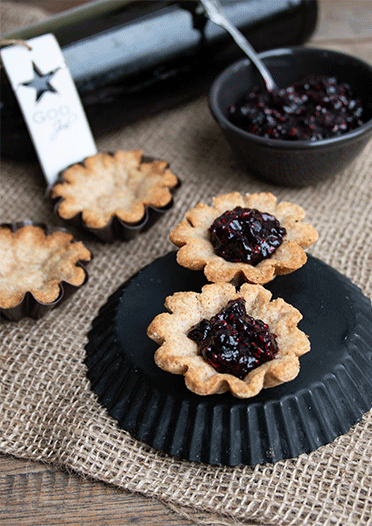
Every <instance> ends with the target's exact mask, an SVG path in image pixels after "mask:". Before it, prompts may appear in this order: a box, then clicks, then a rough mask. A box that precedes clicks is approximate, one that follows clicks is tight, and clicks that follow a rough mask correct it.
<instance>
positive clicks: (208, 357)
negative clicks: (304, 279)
mask: <svg viewBox="0 0 372 526" xmlns="http://www.w3.org/2000/svg"><path fill="white" fill-rule="evenodd" d="M165 305H166V307H167V309H168V311H169V312H165V313H161V314H159V315H158V316H156V318H155V319H154V320H153V321H152V323H151V324H150V326H149V327H148V331H147V333H148V335H149V337H150V338H151V339H153V340H154V341H155V342H157V343H158V344H159V345H160V347H159V349H158V350H157V351H156V353H155V363H156V364H157V365H158V366H159V367H160V368H161V369H163V370H165V371H168V372H171V373H173V374H182V375H184V376H185V383H186V386H187V388H188V389H190V391H192V392H194V393H196V394H199V395H210V394H220V393H224V392H226V391H231V393H232V394H233V395H234V396H236V397H238V398H250V397H252V396H255V395H257V394H258V393H259V392H260V391H261V389H263V388H268V387H275V386H276V385H280V384H282V383H284V382H288V381H290V380H293V379H294V378H295V377H296V376H297V374H298V372H299V369H300V363H299V356H301V355H303V354H305V353H306V352H308V351H309V350H310V343H309V340H308V337H307V336H306V335H305V334H304V333H303V332H302V331H300V330H299V328H298V327H297V324H298V322H299V321H300V320H301V318H302V315H301V313H300V312H299V311H298V310H297V309H295V308H294V307H293V306H292V305H289V304H288V303H286V302H285V301H284V300H283V299H281V298H278V299H275V300H271V292H269V291H268V290H266V289H265V288H264V287H262V286H261V285H252V284H249V283H245V284H243V285H242V287H241V288H240V290H236V288H235V287H234V286H233V285H232V284H230V283H212V284H208V285H205V286H204V287H203V289H202V292H201V293H197V292H191V291H188V292H176V293H175V294H173V295H172V296H169V297H168V298H167V299H166V302H165Z"/></svg>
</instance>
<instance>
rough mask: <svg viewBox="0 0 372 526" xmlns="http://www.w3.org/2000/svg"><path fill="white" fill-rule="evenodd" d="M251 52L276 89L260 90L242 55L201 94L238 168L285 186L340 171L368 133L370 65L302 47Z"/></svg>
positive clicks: (258, 78)
mask: <svg viewBox="0 0 372 526" xmlns="http://www.w3.org/2000/svg"><path fill="white" fill-rule="evenodd" d="M259 57H260V58H261V60H262V61H263V62H264V63H265V65H266V66H267V68H268V69H269V70H270V72H271V74H272V76H273V78H274V79H275V82H276V85H277V88H276V89H273V90H271V91H268V89H267V88H266V86H265V84H264V82H263V80H262V78H261V76H260V75H259V73H258V71H257V70H256V68H255V67H254V66H253V65H252V63H251V62H250V60H249V59H247V58H244V59H242V60H239V61H238V62H235V63H234V64H232V65H231V66H229V67H228V68H227V69H225V70H224V71H223V72H222V73H221V74H220V75H219V76H218V77H217V78H216V80H215V81H214V82H213V84H212V86H211V89H210V93H209V108H210V110H211V113H212V115H213V117H214V118H215V120H216V121H217V123H218V124H219V125H220V127H221V129H222V131H223V133H224V135H225V137H226V139H227V141H228V142H229V144H230V146H231V148H232V150H233V151H234V152H235V153H236V155H237V157H238V158H239V160H240V161H241V162H242V163H243V165H244V167H245V169H246V170H247V171H248V172H249V173H251V174H252V175H256V176H258V177H261V178H264V179H266V180H268V181H271V182H274V183H277V184H281V185H286V186H307V185H312V184H316V183H317V182H319V181H321V180H324V179H326V178H328V177H330V176H334V175H336V174H338V173H340V172H341V171H342V170H344V169H345V168H346V167H347V166H348V165H349V164H350V163H351V162H352V161H353V160H354V159H355V158H356V157H357V156H358V154H359V153H360V152H361V151H362V150H363V149H364V147H365V146H366V144H367V143H368V141H369V139H370V138H371V137H372V66H370V65H369V64H367V63H366V62H364V61H362V60H360V59H358V58H355V57H352V56H350V55H346V54H344V53H340V52H336V51H330V50H324V49H317V48H306V47H291V48H282V49H274V50H270V51H266V52H264V53H260V55H259Z"/></svg>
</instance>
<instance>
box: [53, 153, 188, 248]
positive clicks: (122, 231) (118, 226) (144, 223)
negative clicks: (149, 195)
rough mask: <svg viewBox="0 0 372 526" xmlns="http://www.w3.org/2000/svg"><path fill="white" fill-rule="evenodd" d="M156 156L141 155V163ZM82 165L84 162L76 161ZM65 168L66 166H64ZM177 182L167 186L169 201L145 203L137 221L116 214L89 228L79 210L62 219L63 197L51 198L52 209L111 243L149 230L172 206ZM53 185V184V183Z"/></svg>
mask: <svg viewBox="0 0 372 526" xmlns="http://www.w3.org/2000/svg"><path fill="white" fill-rule="evenodd" d="M108 155H114V153H112V152H108ZM155 160H156V158H155V157H153V156H148V155H144V156H143V157H142V163H150V162H152V161H155ZM77 164H81V165H83V164H84V162H81V163H77ZM66 170H67V168H66ZM66 170H64V171H63V172H61V173H60V174H59V177H58V180H57V181H56V183H55V184H58V183H63V182H64V179H63V173H64V172H65V171H66ZM177 180H178V184H177V185H176V186H175V187H173V188H169V191H170V192H171V194H172V198H171V200H170V201H169V203H168V204H167V205H166V206H163V207H161V208H159V207H155V206H149V205H145V211H144V214H143V217H142V218H141V220H140V221H138V222H137V223H127V222H125V221H122V220H121V219H120V218H119V217H118V216H117V215H113V216H112V217H111V219H110V220H109V222H108V223H107V225H105V226H104V227H102V228H91V227H89V226H88V225H87V224H86V223H85V222H84V221H83V214H82V213H81V212H80V213H78V214H76V215H75V216H74V217H72V218H71V219H64V218H63V217H61V216H60V215H59V213H58V207H59V205H60V203H61V202H62V201H63V199H64V198H63V197H58V198H56V199H53V198H52V203H53V210H54V213H55V214H56V215H57V216H58V217H59V219H62V221H64V222H65V223H66V224H68V225H70V226H71V227H73V228H77V229H79V230H84V231H85V232H88V233H89V234H91V235H93V236H94V237H95V238H98V239H99V240H100V241H102V242H104V243H113V242H114V241H117V240H120V241H130V240H131V239H134V238H135V237H136V236H137V234H139V233H140V232H146V231H147V230H149V228H151V227H152V225H153V224H154V223H156V221H157V220H158V219H159V218H160V217H161V216H162V215H163V214H164V213H165V212H167V211H168V210H170V209H171V208H172V206H173V202H174V201H173V194H174V192H175V191H176V190H177V189H178V188H179V187H180V186H181V181H180V180H179V178H178V177H177ZM53 186H54V185H53ZM52 188H53V187H51V188H49V190H48V192H49V193H51V191H52Z"/></svg>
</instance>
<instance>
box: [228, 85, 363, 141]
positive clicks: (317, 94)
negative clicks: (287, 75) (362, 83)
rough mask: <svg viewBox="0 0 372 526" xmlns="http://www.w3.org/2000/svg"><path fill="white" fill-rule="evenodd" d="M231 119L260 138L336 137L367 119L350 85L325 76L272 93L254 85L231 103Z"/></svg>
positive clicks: (312, 138)
mask: <svg viewBox="0 0 372 526" xmlns="http://www.w3.org/2000/svg"><path fill="white" fill-rule="evenodd" d="M228 118H229V120H230V121H231V122H232V123H233V124H235V126H238V127H239V128H242V129H243V130H245V131H247V132H250V133H253V134H256V135H259V136H261V137H266V138H269V139H284V140H302V141H316V140H320V139H327V138H329V137H337V136H338V135H342V134H343V133H346V132H348V131H350V130H354V129H355V128H358V127H359V126H361V125H362V124H364V122H366V120H367V119H366V117H365V116H364V109H363V106H362V103H361V101H360V100H359V99H358V98H357V97H356V94H355V93H354V92H353V90H352V89H351V88H350V86H349V85H348V84H345V83H339V82H338V80H337V79H336V78H335V77H326V76H321V77H309V78H308V79H306V80H304V81H301V82H297V83H295V84H293V85H291V86H289V87H288V88H283V89H277V90H273V91H271V92H269V91H267V90H266V89H265V88H260V87H255V88H254V89H253V90H252V91H251V92H248V93H246V94H245V95H244V96H243V97H242V98H241V99H240V100H238V101H237V102H236V103H235V104H232V105H231V106H230V108H229V112H228Z"/></svg>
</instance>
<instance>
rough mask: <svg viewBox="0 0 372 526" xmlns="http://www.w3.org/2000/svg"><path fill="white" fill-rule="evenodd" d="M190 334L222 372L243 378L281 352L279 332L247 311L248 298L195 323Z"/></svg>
mask: <svg viewBox="0 0 372 526" xmlns="http://www.w3.org/2000/svg"><path fill="white" fill-rule="evenodd" d="M188 337H189V338H190V339H191V340H193V341H194V342H195V343H196V344H197V346H198V350H199V353H200V354H201V356H203V358H204V359H205V360H206V361H207V362H208V363H209V364H210V365H212V366H213V367H214V368H215V369H216V370H217V371H218V372H219V373H228V374H232V375H234V376H237V377H238V378H240V379H243V378H244V377H245V376H246V375H247V374H248V373H249V371H251V370H252V369H255V368H256V367H258V366H259V365H261V364H263V363H265V362H267V361H269V360H272V359H273V358H275V355H276V354H277V352H278V345H277V342H276V340H275V335H273V334H271V333H270V331H269V327H268V325H267V324H266V323H263V322H262V321H261V320H255V319H254V318H252V317H251V316H249V315H248V314H247V312H246V310H245V300H244V298H238V299H237V300H231V301H230V302H229V303H228V304H227V305H226V307H225V308H224V309H222V310H221V311H220V312H219V313H218V314H216V315H215V316H213V318H211V319H210V320H207V319H203V320H201V322H200V323H198V324H197V325H195V326H194V327H192V329H191V330H190V332H189V333H188Z"/></svg>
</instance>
